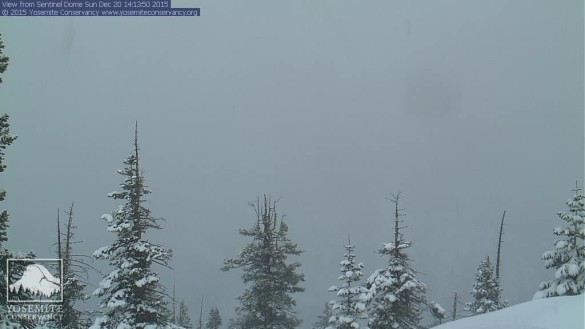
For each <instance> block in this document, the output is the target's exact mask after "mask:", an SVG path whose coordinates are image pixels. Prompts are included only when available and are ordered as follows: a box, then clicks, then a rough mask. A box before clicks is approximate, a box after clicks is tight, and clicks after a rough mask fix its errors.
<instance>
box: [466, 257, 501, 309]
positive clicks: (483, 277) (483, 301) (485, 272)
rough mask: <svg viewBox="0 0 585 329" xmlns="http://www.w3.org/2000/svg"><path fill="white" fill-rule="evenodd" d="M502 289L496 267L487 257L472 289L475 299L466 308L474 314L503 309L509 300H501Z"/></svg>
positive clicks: (480, 267)
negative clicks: (495, 270)
mask: <svg viewBox="0 0 585 329" xmlns="http://www.w3.org/2000/svg"><path fill="white" fill-rule="evenodd" d="M501 291H502V288H500V282H499V281H498V278H497V277H496V275H495V272H494V267H493V266H492V263H491V262H490V258H489V257H487V258H486V259H485V260H483V261H482V262H481V263H480V264H479V267H478V268H477V273H476V274H475V283H474V284H473V289H472V290H471V296H472V297H473V300H472V301H471V302H469V303H467V304H466V308H465V309H466V310H468V311H471V313H472V314H474V315H475V314H482V313H488V312H492V311H497V310H499V309H502V308H504V307H506V306H507V302H505V301H501V300H500V295H501Z"/></svg>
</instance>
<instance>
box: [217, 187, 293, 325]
mask: <svg viewBox="0 0 585 329" xmlns="http://www.w3.org/2000/svg"><path fill="white" fill-rule="evenodd" d="M251 206H252V207H253V208H254V211H255V212H256V224H255V225H254V227H252V228H251V229H241V230H240V234H241V235H244V236H246V237H250V238H251V239H252V241H251V242H250V243H249V244H248V245H247V246H246V247H245V248H244V249H243V250H242V251H241V252H240V253H239V255H238V256H236V257H234V258H230V259H226V260H225V261H224V265H225V266H224V267H223V268H222V270H224V271H228V270H231V269H236V268H242V269H243V272H244V273H243V275H242V281H243V282H244V283H245V284H247V285H248V287H247V288H246V290H245V291H244V293H243V294H242V295H241V296H239V297H238V300H239V301H240V306H239V307H237V308H236V313H237V317H236V318H235V319H234V320H233V321H232V324H231V326H232V327H235V328H239V329H291V328H295V327H296V326H298V325H299V324H300V322H301V321H300V320H299V319H298V318H297V317H296V316H295V315H294V309H293V308H294V306H295V304H296V303H295V301H294V299H293V298H292V297H291V294H292V293H296V292H301V291H303V290H304V289H303V288H302V287H300V286H299V283H300V282H301V281H304V276H303V275H302V274H299V273H297V270H298V268H299V267H300V266H301V264H300V263H299V262H292V263H289V262H288V256H298V255H300V254H301V251H300V250H299V249H298V247H297V245H296V244H295V243H293V242H291V241H290V240H289V239H288V237H287V233H288V226H287V225H286V224H285V222H284V221H283V220H282V219H280V220H279V219H278V218H277V212H276V202H273V201H271V200H270V199H269V198H268V197H266V196H265V197H264V202H263V203H262V204H260V201H259V200H258V201H256V203H255V204H251Z"/></svg>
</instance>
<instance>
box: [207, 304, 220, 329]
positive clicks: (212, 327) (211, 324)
mask: <svg viewBox="0 0 585 329" xmlns="http://www.w3.org/2000/svg"><path fill="white" fill-rule="evenodd" d="M219 328H221V315H220V314H219V310H218V309H217V307H212V308H211V310H209V315H208V316H207V322H205V329H219Z"/></svg>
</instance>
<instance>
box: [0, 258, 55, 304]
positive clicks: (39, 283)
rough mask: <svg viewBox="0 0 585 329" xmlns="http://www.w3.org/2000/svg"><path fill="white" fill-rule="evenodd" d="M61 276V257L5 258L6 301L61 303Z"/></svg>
mask: <svg viewBox="0 0 585 329" xmlns="http://www.w3.org/2000/svg"><path fill="white" fill-rule="evenodd" d="M62 277H63V260H62V259H22V258H10V259H7V260H6V298H7V302H8V303H62V302H63V289H62V288H63V285H62V283H61V278H62Z"/></svg>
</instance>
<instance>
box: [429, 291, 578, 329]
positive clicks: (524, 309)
mask: <svg viewBox="0 0 585 329" xmlns="http://www.w3.org/2000/svg"><path fill="white" fill-rule="evenodd" d="M435 328H436V329H470V328H473V329H583V328H585V295H579V296H568V297H552V298H545V299H539V300H533V301H530V302H526V303H522V304H518V305H514V306H510V307H508V308H505V309H502V310H499V311H495V312H490V313H487V314H482V315H476V316H472V317H469V318H465V319H460V320H457V321H453V322H449V323H446V324H443V325H440V326H437V327H433V329H435Z"/></svg>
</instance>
